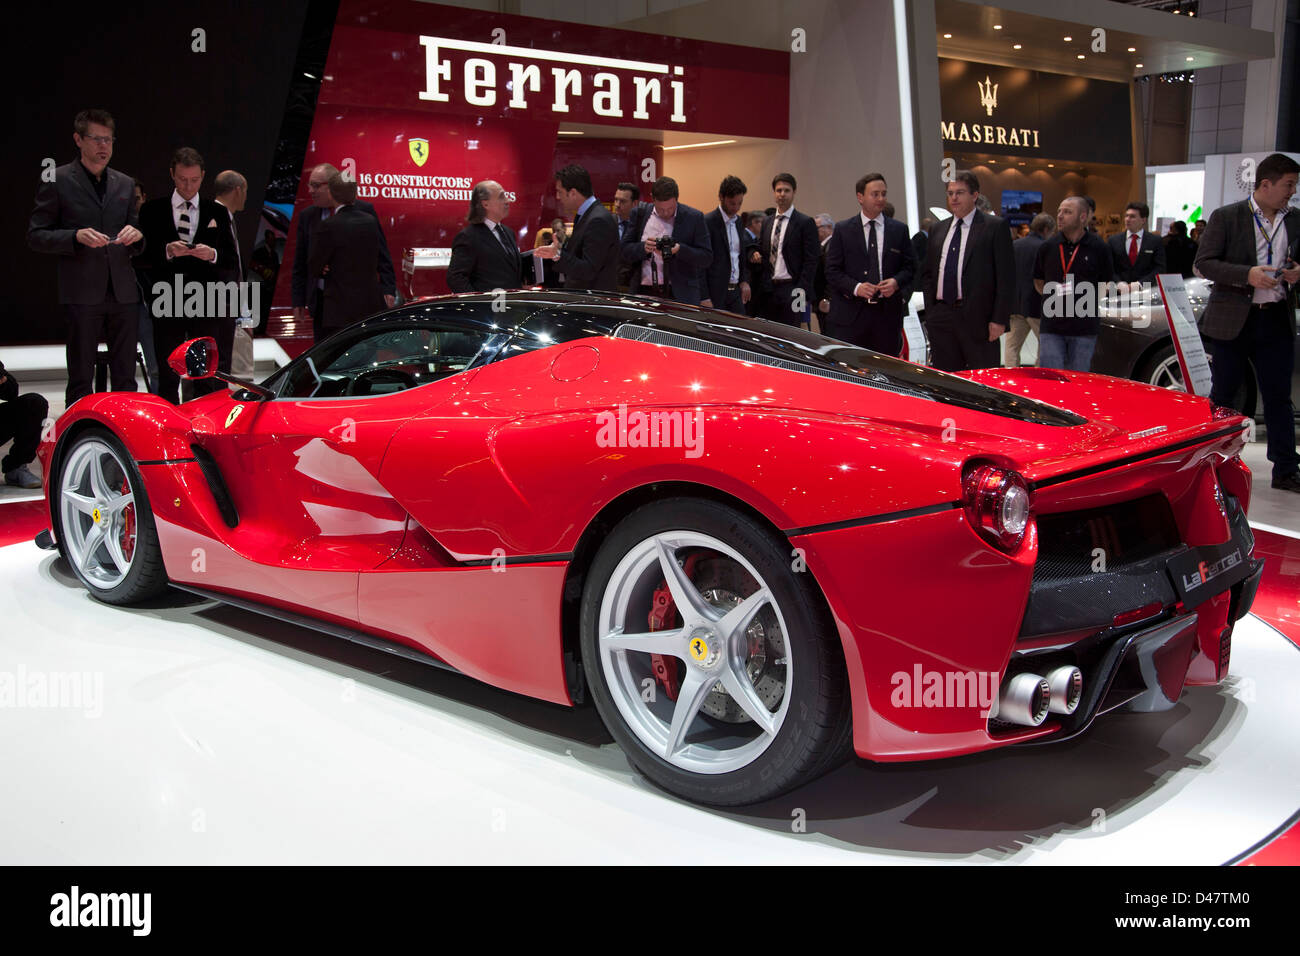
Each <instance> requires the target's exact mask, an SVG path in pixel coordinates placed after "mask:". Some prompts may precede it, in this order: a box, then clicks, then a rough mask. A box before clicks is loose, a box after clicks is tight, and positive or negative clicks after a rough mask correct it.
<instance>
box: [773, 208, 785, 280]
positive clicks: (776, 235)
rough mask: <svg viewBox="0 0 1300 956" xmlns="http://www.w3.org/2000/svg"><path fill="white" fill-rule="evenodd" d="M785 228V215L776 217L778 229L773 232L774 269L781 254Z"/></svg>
mask: <svg viewBox="0 0 1300 956" xmlns="http://www.w3.org/2000/svg"><path fill="white" fill-rule="evenodd" d="M784 226H785V215H784V214H782V215H780V216H777V217H776V228H775V229H774V230H773V231H772V267H773V268H776V257H777V256H778V255H779V254H780V252H781V230H782V228H783V227H784Z"/></svg>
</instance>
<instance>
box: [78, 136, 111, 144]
mask: <svg viewBox="0 0 1300 956" xmlns="http://www.w3.org/2000/svg"><path fill="white" fill-rule="evenodd" d="M81 138H82V139H88V140H90V141H91V142H92V143H98V144H99V145H100V146H112V145H113V143H114V142H115V141H116V140H117V137H116V136H83V137H81Z"/></svg>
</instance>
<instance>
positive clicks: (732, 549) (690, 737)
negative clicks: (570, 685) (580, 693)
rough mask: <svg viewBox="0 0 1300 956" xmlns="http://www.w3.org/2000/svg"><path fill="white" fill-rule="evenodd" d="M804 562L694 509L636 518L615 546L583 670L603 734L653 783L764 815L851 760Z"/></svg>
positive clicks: (590, 612) (585, 627) (845, 704)
mask: <svg viewBox="0 0 1300 956" xmlns="http://www.w3.org/2000/svg"><path fill="white" fill-rule="evenodd" d="M800 564H801V562H799V561H798V559H797V558H795V560H792V556H791V553H790V547H789V544H788V543H787V542H784V541H783V540H778V538H777V536H776V535H775V534H774V533H773V532H771V531H770V530H769V529H766V528H764V527H763V526H761V525H760V524H759V523H758V522H756V521H755V520H753V519H752V518H750V517H748V516H747V515H744V514H741V513H740V512H738V511H735V510H733V509H731V508H728V507H726V506H723V505H721V504H718V503H715V502H711V501H704V500H699V499H692V498H676V499H669V500H665V501H661V502H657V503H655V504H652V505H647V506H645V507H642V508H640V509H639V510H637V511H635V512H633V513H632V514H631V515H629V516H628V517H627V518H625V519H624V520H623V521H622V522H621V523H620V524H619V525H618V526H617V527H616V528H615V529H614V531H613V532H612V533H611V534H610V535H609V537H608V538H607V539H606V541H605V543H604V545H603V546H602V547H601V549H600V551H599V552H598V554H597V556H596V559H595V561H594V563H593V565H592V569H591V573H590V574H589V575H588V576H587V584H586V587H585V590H584V595H583V607H582V654H583V664H584V667H585V669H586V673H587V677H588V680H589V682H590V684H591V688H592V697H593V699H594V700H595V703H596V707H597V709H598V710H599V712H600V714H601V717H602V718H603V719H604V721H605V724H606V726H607V727H608V728H609V730H610V733H611V734H612V735H613V736H614V738H615V739H616V740H617V741H618V743H619V744H620V745H621V746H622V747H623V749H624V750H625V751H626V752H627V754H628V756H629V759H630V760H631V762H632V763H633V765H634V766H636V767H637V769H638V770H640V771H641V772H642V773H643V774H644V775H645V776H647V777H649V778H650V779H651V780H652V781H653V782H655V783H656V784H658V785H659V786H661V787H663V788H664V789H666V790H668V791H670V792H672V793H675V794H678V795H679V796H682V797H685V798H686V799H689V800H692V801H695V802H699V803H705V804H712V805H717V806H734V805H740V804H747V803H755V802H758V801H761V800H766V799H770V798H772V797H775V796H777V795H779V794H781V793H783V792H785V791H787V790H790V789H792V788H794V787H797V786H799V785H801V784H803V783H806V782H808V781H809V780H811V779H813V778H814V777H816V776H818V775H819V774H821V773H823V772H825V771H826V770H828V769H830V768H831V767H832V766H834V765H835V764H836V763H838V762H840V761H841V760H842V759H843V758H844V757H845V756H847V754H848V752H849V743H850V730H851V727H850V714H849V700H848V693H849V692H848V685H847V681H846V678H845V670H844V662H843V656H842V652H841V649H840V646H839V643H838V638H837V637H836V635H835V631H834V628H833V626H832V625H831V623H830V621H829V615H828V613H827V611H826V609H825V606H824V604H823V602H822V599H821V596H820V594H819V592H818V591H817V588H816V585H815V584H814V583H813V581H812V580H811V576H810V573H809V572H808V571H806V570H795V567H797V566H799V565H800Z"/></svg>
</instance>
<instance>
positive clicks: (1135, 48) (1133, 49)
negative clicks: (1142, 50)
mask: <svg viewBox="0 0 1300 956" xmlns="http://www.w3.org/2000/svg"><path fill="white" fill-rule="evenodd" d="M1128 51H1129V52H1130V53H1136V52H1137V51H1138V48H1137V47H1135V46H1131V47H1129V48H1128Z"/></svg>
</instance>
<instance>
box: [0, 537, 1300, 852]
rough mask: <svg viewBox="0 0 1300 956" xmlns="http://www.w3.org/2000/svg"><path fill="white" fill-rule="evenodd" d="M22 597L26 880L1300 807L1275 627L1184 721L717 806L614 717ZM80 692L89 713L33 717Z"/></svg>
mask: <svg viewBox="0 0 1300 956" xmlns="http://www.w3.org/2000/svg"><path fill="white" fill-rule="evenodd" d="M0 606H3V607H4V608H5V618H6V620H5V627H4V628H3V629H2V630H0V679H8V680H10V681H15V680H18V679H19V677H21V678H22V682H23V683H24V684H25V685H26V686H27V687H28V688H29V689H28V690H27V691H25V692H23V693H24V696H23V697H22V698H21V699H16V698H13V697H10V698H8V699H7V700H5V702H4V704H3V706H0V767H3V768H4V777H5V785H4V786H3V787H0V821H3V822H0V863H6V864H15V863H19V864H23V863H26V864H34V863H44V864H76V865H98V864H147V863H163V864H168V863H170V864H185V863H201V864H210V863H322V864H342V863H578V862H584V863H593V862H604V863H764V862H793V863H884V862H892V863H897V862H910V863H953V862H977V863H979V862H990V863H996V862H1004V863H1050V864H1056V863H1061V864H1102V863H1105V864H1128V863H1140V864H1150V863H1172V864H1217V863H1224V862H1226V861H1228V860H1230V859H1232V858H1234V857H1236V856H1237V855H1239V854H1241V853H1242V852H1243V851H1245V850H1247V849H1249V848H1250V847H1252V846H1253V845H1254V844H1256V843H1257V842H1258V841H1260V840H1262V839H1263V838H1265V837H1266V836H1267V835H1269V834H1270V833H1271V832H1272V831H1273V830H1274V829H1276V828H1277V827H1279V826H1280V825H1281V824H1283V823H1284V822H1285V821H1286V820H1287V819H1288V818H1289V817H1291V815H1292V814H1294V813H1295V811H1296V809H1297V803H1298V798H1297V794H1298V793H1300V740H1298V739H1297V737H1296V734H1295V733H1294V730H1295V728H1296V726H1298V725H1300V695H1297V694H1296V693H1295V687H1296V686H1297V685H1298V683H1300V650H1298V649H1297V648H1296V647H1295V646H1294V645H1292V644H1291V643H1289V642H1288V641H1287V640H1286V639H1285V638H1284V637H1283V636H1282V635H1280V634H1279V633H1277V632H1276V631H1274V630H1273V629H1272V628H1270V627H1269V626H1267V625H1266V624H1264V623H1262V622H1260V621H1258V620H1256V619H1254V618H1248V619H1247V620H1245V621H1243V622H1242V624H1241V626H1240V627H1239V628H1238V630H1237V632H1236V635H1235V637H1234V640H1233V659H1232V672H1233V675H1234V676H1233V677H1232V678H1230V679H1229V681H1228V682H1227V683H1226V684H1225V685H1224V686H1221V687H1215V688H1196V689H1194V690H1192V691H1189V692H1188V693H1187V694H1186V695H1185V696H1184V698H1183V700H1182V701H1181V702H1180V703H1179V705H1178V706H1177V707H1176V708H1175V709H1173V710H1171V711H1168V712H1166V713H1163V714H1145V715H1138V714H1133V715H1112V716H1109V717H1105V718H1102V719H1101V720H1100V721H1099V722H1098V723H1097V724H1096V725H1095V726H1094V728H1093V730H1092V731H1091V732H1090V733H1089V734H1088V735H1087V736H1085V738H1084V739H1082V740H1079V741H1075V742H1070V743H1066V744H1063V745H1060V746H1057V747H1034V748H1025V749H1013V750H1004V751H1001V752H997V753H993V754H985V755H978V756H974V757H967V758H960V759H956V760H948V761H933V762H928V763H921V764H892V765H872V764H868V763H865V762H863V761H855V762H853V763H851V764H849V765H847V766H845V767H842V768H840V769H839V770H837V771H836V772H834V773H833V774H831V775H830V776H828V777H825V778H823V779H821V780H819V781H817V782H816V783H814V784H811V785H809V786H807V787H804V788H802V789H801V790H798V791H796V792H795V793H793V794H791V795H789V796H787V797H784V798H782V799H779V800H777V801H773V802H772V803H770V804H767V805H763V806H760V807H752V808H748V809H746V810H743V811H731V812H721V811H716V810H709V809H702V808H699V807H695V806H692V805H689V804H687V803H684V802H682V801H679V800H677V799H675V798H673V797H671V796H668V795H666V794H664V793H662V792H661V791H659V790H657V789H655V788H654V787H652V786H651V785H649V784H648V783H646V782H645V781H644V780H643V779H642V778H641V777H639V776H638V775H637V774H636V773H635V772H634V771H632V770H631V768H630V767H629V766H628V763H627V761H626V759H625V758H624V757H623V755H622V752H621V751H620V750H619V749H618V747H617V746H615V745H614V744H613V743H612V742H611V741H610V739H609V737H608V735H607V734H606V733H605V731H604V729H603V728H602V726H601V724H600V721H599V719H598V718H597V716H596V714H595V711H594V710H592V709H591V708H585V709H579V710H576V711H571V710H568V709H565V708H561V707H557V706H554V705H550V704H544V703H539V702H535V701H530V700H526V699H524V698H521V697H517V696H514V695H511V694H507V693H504V692H501V691H496V690H493V689H491V688H488V687H485V686H483V685H481V684H477V683H475V682H473V681H471V680H469V679H468V678H464V677H460V676H457V675H454V674H448V673H445V672H442V671H438V670H435V669H432V668H426V667H423V666H421V665H417V664H413V663H409V662H406V661H403V660H400V659H397V658H393V657H389V656H387V655H383V654H380V653H378V652H372V651H368V650H365V649H361V648H355V647H353V646H352V645H349V644H346V643H344V642H341V641H338V640H335V639H332V638H327V637H324V636H320V635H317V634H315V633H314V632H311V631H307V630H303V629H299V628H296V627H293V626H290V625H285V624H280V623H278V622H275V621H271V620H268V619H266V618H262V617H259V616H257V615H253V614H249V613H245V612H242V611H237V610H233V609H229V608H220V607H217V606H216V605H212V604H210V603H208V602H204V601H200V600H198V599H195V598H191V597H188V596H185V595H181V594H177V595H175V596H173V597H171V598H169V599H168V600H166V601H163V602H159V603H158V605H157V606H156V607H153V608H151V609H145V610H141V609H135V610H125V609H118V608H111V607H107V606H105V605H102V604H99V603H97V602H95V601H94V600H93V599H92V598H90V597H89V596H88V595H87V594H86V592H85V591H84V590H83V589H82V588H81V587H80V586H79V585H78V584H77V583H76V582H75V580H74V579H73V578H72V576H71V573H70V572H69V571H68V570H67V569H66V568H65V567H64V566H63V564H62V562H61V561H60V560H59V559H57V558H56V557H55V556H54V555H52V554H51V553H49V552H42V551H40V550H38V549H37V548H36V547H35V546H34V545H31V544H19V545H13V546H10V547H6V548H0ZM429 610H430V613H431V614H434V613H437V610H436V608H432V607H431V608H430V609H429ZM78 674H84V675H86V676H85V677H84V678H79V679H75V680H73V681H72V683H71V684H70V685H69V687H70V686H75V687H77V688H79V689H80V691H81V692H82V693H84V694H87V698H93V699H87V698H83V699H82V700H81V701H79V702H73V701H71V700H68V701H65V703H67V704H75V706H63V707H58V708H54V707H49V706H33V705H34V704H37V703H39V699H38V698H33V697H32V696H31V695H32V693H33V691H32V690H31V689H30V688H31V687H33V686H34V684H33V681H36V682H40V681H45V682H46V683H47V684H48V683H49V682H50V681H52V680H53V679H54V678H56V677H58V676H59V675H78ZM6 675H8V676H7V677H6ZM11 686H12V685H11ZM97 686H98V687H99V688H100V690H101V691H102V693H98V694H97V693H96V692H95V689H96V687H97ZM66 689H68V688H67V687H65V690H66ZM19 703H21V704H23V706H17V704H19ZM47 703H48V701H47ZM1103 814H1104V816H1103ZM800 818H802V819H803V820H804V821H805V824H804V825H805V828H806V829H805V832H794V829H795V827H794V824H795V822H796V821H797V820H798V819H800Z"/></svg>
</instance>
